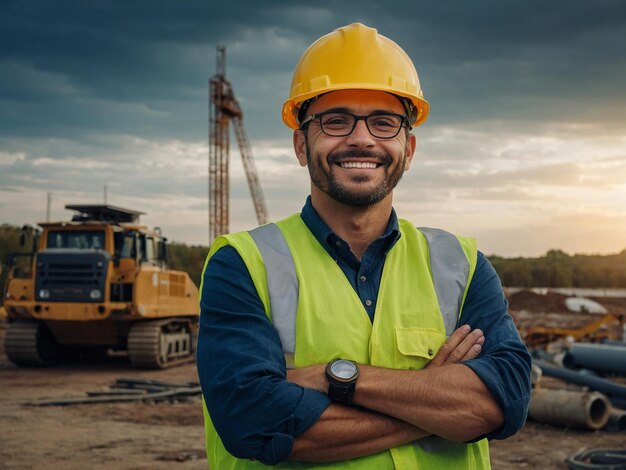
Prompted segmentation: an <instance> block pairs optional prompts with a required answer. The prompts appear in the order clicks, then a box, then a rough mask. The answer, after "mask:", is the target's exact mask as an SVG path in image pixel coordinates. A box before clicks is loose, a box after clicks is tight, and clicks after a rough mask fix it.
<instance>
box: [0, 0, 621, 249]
mask: <svg viewBox="0 0 626 470" xmlns="http://www.w3.org/2000/svg"><path fill="white" fill-rule="evenodd" d="M244 4H245V7H242V3H241V2H231V3H223V2H206V1H203V0H190V1H186V2H183V3H181V2H154V1H151V2H148V1H147V0H140V1H135V2H131V3H128V2H113V1H107V0H95V1H90V2H65V3H64V5H63V8H59V7H58V5H56V4H53V3H50V2H45V1H42V0H32V1H29V2H20V1H16V0H14V1H8V2H5V4H4V5H3V15H1V16H0V41H1V42H2V45H3V47H2V48H1V49H0V75H1V76H2V77H3V79H2V81H1V82H0V220H3V221H7V222H12V223H17V224H19V223H25V222H32V221H33V220H37V219H38V220H41V216H39V215H40V214H42V213H43V210H42V207H43V208H45V200H46V196H47V193H48V192H52V194H53V201H54V212H55V215H56V217H58V218H63V217H65V214H64V210H63V204H65V203H71V202H84V201H99V200H102V197H103V187H104V186H105V185H106V186H107V188H108V197H109V201H110V202H111V203H115V204H117V205H121V206H125V205H127V206H129V207H131V208H137V209H139V210H144V211H145V212H148V215H147V216H146V220H147V221H148V222H149V223H154V224H155V225H160V226H162V227H164V231H165V232H166V233H167V232H168V229H171V231H170V234H169V236H170V238H174V239H178V240H180V241H186V242H192V243H204V242H205V240H206V233H207V232H206V223H205V221H206V197H207V196H206V195H207V127H208V89H207V80H208V78H209V77H210V76H211V75H212V74H213V73H214V72H215V47H216V46H217V45H218V44H221V45H225V46H226V47H227V59H226V67H227V69H226V70H227V72H226V73H227V77H228V79H229V80H230V81H231V83H232V84H233V87H234V90H235V93H236V95H237V97H238V99H239V100H240V102H241V104H242V107H243V110H244V113H245V126H246V130H247V132H248V135H249V137H250V141H251V144H252V147H253V153H254V157H255V161H256V166H257V168H258V172H259V176H260V180H261V185H262V188H263V191H264V193H265V197H266V199H267V205H268V208H269V212H270V216H271V217H272V218H273V219H274V220H276V219H277V218H280V217H282V216H285V215H288V214H289V213H291V212H294V211H297V210H299V209H300V208H301V206H302V203H303V202H304V198H305V197H306V195H307V194H308V189H309V181H308V176H307V171H306V169H304V168H301V167H300V166H299V165H298V164H297V162H296V161H295V159H294V157H293V151H292V149H291V132H290V131H289V130H288V129H287V128H285V127H284V125H283V124H282V121H281V118H280V107H281V105H282V102H283V101H284V99H285V98H286V96H287V93H288V90H289V84H290V80H291V74H292V71H293V68H294V66H295V64H296V62H297V61H298V58H299V57H300V55H301V54H302V52H303V51H304V50H305V48H306V47H307V46H308V45H309V44H310V43H311V42H312V41H313V40H315V39H317V38H318V37H319V36H321V35H322V34H326V33H328V32H330V31H331V30H332V29H334V28H336V27H339V26H342V25H345V24H348V23H351V22H353V21H361V22H364V23H366V24H368V25H370V26H375V27H377V28H378V29H379V31H380V32H381V33H383V34H385V35H387V36H388V37H390V38H391V39H393V40H395V41H396V42H397V43H398V44H400V45H401V46H402V47H404V48H405V49H406V51H407V52H408V53H409V55H410V56H411V57H412V58H413V60H414V62H415V64H416V66H417V69H418V71H419V73H420V79H421V81H422V86H423V88H424V91H425V95H426V98H427V99H428V100H429V101H430V103H431V109H432V111H431V115H430V118H429V120H428V121H427V123H426V124H425V125H424V126H422V127H420V128H418V129H417V130H416V131H415V133H416V135H417V138H418V154H417V156H416V159H415V161H414V163H413V167H412V169H411V171H410V172H409V173H407V174H406V175H405V177H404V180H403V182H402V183H401V186H400V187H399V188H398V192H397V194H396V198H395V201H396V204H397V207H398V211H399V212H401V213H402V214H404V215H405V216H406V217H408V218H411V219H415V221H416V222H418V221H422V222H423V223H428V224H431V225H435V226H437V225H439V226H442V227H444V228H446V227H447V228H450V229H454V230H457V231H459V232H461V233H476V234H478V235H480V236H481V238H482V235H483V234H484V235H486V237H487V240H488V242H489V244H490V246H493V247H494V249H496V248H497V249H498V250H500V249H501V248H502V250H501V251H500V252H501V253H505V251H506V250H505V249H504V248H503V247H505V246H506V245H507V243H509V245H508V246H509V248H507V249H509V250H510V251H511V252H513V251H515V250H520V251H519V252H520V253H521V252H523V250H528V251H529V252H531V251H533V250H535V249H539V248H540V247H541V246H547V245H549V247H554V246H558V243H556V242H557V241H558V240H556V239H554V235H553V234H554V233H560V231H559V229H558V227H555V226H553V225H551V224H552V223H553V222H552V221H557V220H558V221H560V222H559V223H560V224H561V225H562V226H563V227H568V228H569V229H571V230H574V227H577V226H578V227H579V228H578V229H577V230H578V232H577V233H580V234H581V235H580V237H579V239H578V238H577V239H576V240H577V243H578V242H580V243H581V244H583V245H584V241H585V236H584V234H585V233H587V234H591V233H592V232H593V233H595V230H596V227H586V226H585V225H584V220H585V217H586V216H587V215H589V214H596V215H597V216H598V217H599V218H598V219H593V220H595V221H596V222H597V223H598V224H602V223H606V226H607V227H611V230H617V229H618V228H619V229H623V228H624V227H623V226H622V225H620V224H619V223H618V220H620V218H621V219H622V220H623V219H625V218H624V216H625V215H626V214H625V213H624V209H623V208H622V207H621V206H622V205H623V201H624V200H626V190H625V189H624V183H623V181H626V178H625V177H626V168H625V164H624V160H625V159H626V138H625V137H624V132H623V129H624V128H625V126H626V108H625V107H624V106H623V104H622V103H624V102H625V101H626V88H625V87H624V86H623V77H624V76H626V60H624V57H623V51H622V49H623V46H622V45H623V44H624V43H626V28H625V27H624V26H625V25H626V3H624V2H618V1H611V0H599V1H596V2H586V1H582V0H568V1H567V2H565V3H550V2H543V1H540V0H531V1H528V0H512V1H509V2H500V1H497V0H479V1H475V2H465V1H461V0H456V1H452V2H438V3H429V4H424V3H418V2H412V1H409V0H390V1H389V2H384V3H383V2H380V1H373V0H362V1H356V0H347V1H346V2H342V3H341V7H338V4H337V2H336V1H331V0H320V1H318V2H316V3H315V4H311V3H310V2H301V1H296V2H293V1H286V0H280V1H274V2H244ZM230 171H231V185H230V186H231V214H232V215H231V229H232V230H238V229H245V228H250V227H252V226H254V225H255V223H256V222H255V220H256V219H255V215H254V210H253V207H252V203H251V201H250V196H249V190H248V187H247V181H246V178H245V174H244V172H243V168H242V166H241V162H240V157H239V154H238V151H237V146H236V141H235V139H234V137H231V166H230ZM37 214H39V215H37ZM603 217H604V218H603ZM603 221H604V222H603ZM577 224H578V225H577ZM528 227H530V228H534V229H536V230H535V231H534V232H533V234H534V235H533V237H536V238H533V237H531V236H530V235H529V233H530V232H528V231H525V230H526V228H528ZM529 230H530V229H529ZM492 231H493V232H494V233H496V234H500V235H501V236H502V237H503V239H502V240H500V241H498V242H497V243H496V240H495V238H493V237H492V236H491V235H490V234H491V233H492ZM519 233H524V234H525V235H524V236H523V237H521V236H520V237H518V236H517V235H516V234H519ZM620 233H621V234H623V233H626V231H625V230H621V232H619V231H617V232H615V233H613V232H612V235H611V237H612V239H614V241H612V242H611V243H612V244H607V245H606V248H607V250H608V249H609V247H613V246H614V245H615V246H617V245H619V243H618V241H619V239H620V237H621V239H622V247H623V246H626V239H624V236H623V235H620ZM507 237H508V240H509V241H507ZM550 237H552V238H550ZM563 237H564V238H563V241H564V243H566V242H567V243H569V241H568V240H570V238H567V237H566V235H563ZM588 238H589V239H591V238H593V237H591V235H590V236H589V237H588ZM542 240H544V241H543V242H542ZM545 240H549V242H548V241H545ZM553 242H554V243H556V244H555V245H551V243H553ZM542 243H543V245H542ZM572 243H574V242H572ZM583 245H581V246H583ZM585 246H586V245H585ZM598 246H600V245H598ZM546 249H547V248H546ZM598 249H599V250H604V247H603V246H600V248H598ZM620 249H621V248H620ZM543 251H545V250H543Z"/></svg>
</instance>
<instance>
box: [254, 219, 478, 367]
mask: <svg viewBox="0 0 626 470" xmlns="http://www.w3.org/2000/svg"><path fill="white" fill-rule="evenodd" d="M419 230H420V232H422V233H423V234H424V236H425V237H426V240H427V242H428V249H429V250H430V266H431V271H432V276H433V284H434V286H435V292H436V294H437V301H438V303H439V309H440V310H441V316H442V318H443V323H444V325H445V329H446V335H448V336H450V335H451V334H452V332H453V331H454V330H455V328H456V325H457V321H458V318H459V313H460V311H461V303H462V301H463V293H464V291H465V285H466V284H467V280H468V278H469V270H470V265H469V261H468V259H467V257H466V256H465V252H464V251H463V248H462V247H461V244H460V243H459V240H458V239H457V238H456V237H455V236H454V235H452V234H451V233H449V232H446V231H445V230H440V229H436V228H428V227H420V228H419ZM248 233H249V234H250V236H251V237H252V239H253V240H254V242H255V243H256V245H257V248H258V249H259V252H260V253H261V257H262V258H263V263H264V264H265V271H266V273H267V289H268V292H269V297H270V310H271V314H272V324H273V325H274V327H275V328H276V330H277V331H278V335H279V336H280V340H281V342H282V345H283V352H285V353H286V354H288V355H289V356H293V354H294V353H295V350H296V312H297V310H298V288H299V284H298V278H297V276H296V269H295V266H294V263H293V258H292V256H291V251H290V250H289V246H288V245H287V242H286V240H285V237H284V236H283V234H282V232H281V231H280V229H279V228H278V226H277V225H276V224H274V223H270V224H267V225H263V226H261V227H258V228H255V229H254V230H251V231H250V232H248Z"/></svg>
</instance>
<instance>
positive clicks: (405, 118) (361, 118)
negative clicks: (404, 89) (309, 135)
mask: <svg viewBox="0 0 626 470" xmlns="http://www.w3.org/2000/svg"><path fill="white" fill-rule="evenodd" d="M327 114H345V115H347V116H352V117H353V118H354V123H353V124H352V128H351V129H350V130H349V131H348V132H346V133H345V134H329V133H328V132H326V131H325V130H324V124H322V119H321V118H322V117H324V116H325V115H327ZM375 116H394V117H397V118H400V125H399V126H398V130H397V131H396V133H395V134H394V135H389V136H384V137H381V136H379V135H376V134H374V133H373V132H372V130H371V129H370V126H369V124H368V122H367V120H368V119H369V118H371V117H375ZM316 119H319V120H320V129H321V130H322V132H323V133H324V134H326V135H327V136H329V137H346V136H348V135H350V134H352V133H353V132H354V129H356V125H357V123H358V122H359V121H364V122H365V127H367V131H368V132H369V133H370V134H371V135H372V137H375V138H376V139H393V138H394V137H396V136H397V135H398V134H399V133H400V130H401V129H402V128H403V127H405V126H406V125H408V124H409V117H408V116H407V115H405V114H397V113H380V112H378V113H372V114H366V115H364V116H363V115H358V114H352V113H349V112H347V111H323V112H321V113H316V114H311V115H310V116H308V117H307V118H306V119H304V120H303V121H302V122H301V123H300V129H302V130H304V127H305V126H306V125H308V124H310V123H311V122H312V121H314V120H316Z"/></svg>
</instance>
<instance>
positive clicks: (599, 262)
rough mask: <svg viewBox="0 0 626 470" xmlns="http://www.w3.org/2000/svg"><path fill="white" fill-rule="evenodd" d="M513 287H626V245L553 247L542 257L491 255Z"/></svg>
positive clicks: (499, 273)
mask: <svg viewBox="0 0 626 470" xmlns="http://www.w3.org/2000/svg"><path fill="white" fill-rule="evenodd" d="M489 260H490V261H491V263H492V264H493V266H494V268H495V269H496V271H497V273H498V275H499V276H500V279H501V280H502V284H503V285H505V286H509V287H585V288H595V287H599V288H605V287H608V288H621V289H625V288H626V249H624V250H622V251H621V252H620V253H618V254H614V255H581V254H575V255H568V254H567V253H565V252H563V251H561V250H550V251H548V252H547V253H546V254H545V255H544V256H540V257H538V258H503V257H500V256H495V255H494V256H489Z"/></svg>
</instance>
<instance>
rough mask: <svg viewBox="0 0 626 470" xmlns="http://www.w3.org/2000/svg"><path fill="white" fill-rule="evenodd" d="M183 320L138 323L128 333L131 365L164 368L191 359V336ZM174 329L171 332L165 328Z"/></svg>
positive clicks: (144, 367)
mask: <svg viewBox="0 0 626 470" xmlns="http://www.w3.org/2000/svg"><path fill="white" fill-rule="evenodd" d="M185 323H187V322H181V321H176V320H161V321H158V320H157V321H146V322H138V323H136V324H135V325H133V327H132V328H131V330H130V333H129V334H128V356H129V357H130V360H131V362H132V364H133V366H134V367H139V368H142V369H166V368H169V367H173V366H177V365H180V364H184V363H187V362H191V361H193V360H194V356H193V345H192V342H193V335H192V333H191V331H190V329H188V328H187V329H185V328H184V325H185ZM172 327H175V328H174V331H165V330H168V329H172Z"/></svg>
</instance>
